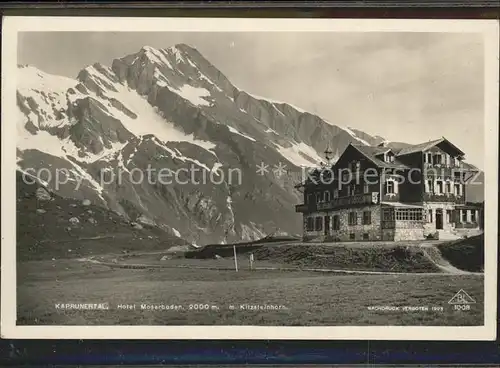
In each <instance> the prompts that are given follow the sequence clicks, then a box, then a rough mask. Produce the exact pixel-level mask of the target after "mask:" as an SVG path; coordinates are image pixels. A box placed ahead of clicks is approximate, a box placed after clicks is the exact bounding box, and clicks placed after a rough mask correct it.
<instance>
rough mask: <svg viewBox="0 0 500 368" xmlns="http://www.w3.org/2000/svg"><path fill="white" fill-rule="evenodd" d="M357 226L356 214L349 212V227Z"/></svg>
mask: <svg viewBox="0 0 500 368" xmlns="http://www.w3.org/2000/svg"><path fill="white" fill-rule="evenodd" d="M357 224H358V216H357V215H356V212H349V225H351V226H352V225H357Z"/></svg>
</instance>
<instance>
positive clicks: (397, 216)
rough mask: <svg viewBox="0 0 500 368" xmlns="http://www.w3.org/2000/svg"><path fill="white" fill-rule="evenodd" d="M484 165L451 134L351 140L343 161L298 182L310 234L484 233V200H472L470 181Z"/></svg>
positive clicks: (332, 237) (380, 237) (389, 237)
mask: <svg viewBox="0 0 500 368" xmlns="http://www.w3.org/2000/svg"><path fill="white" fill-rule="evenodd" d="M325 153H326V154H327V161H329V157H328V154H329V152H325ZM477 172H478V170H477V169H476V168H475V167H473V166H472V165H469V164H467V163H465V162H464V152H462V151H461V150H460V149H459V148H457V147H456V146H455V145H454V144H452V143H451V142H450V141H448V140H447V139H446V138H441V139H437V140H434V141H430V142H425V143H422V144H416V145H411V146H405V147H404V148H399V149H396V148H389V147H386V146H384V145H379V146H376V147H373V146H362V145H353V144H349V145H348V146H347V148H346V149H345V150H344V152H343V153H342V154H341V156H340V157H339V159H338V160H337V162H335V163H334V164H326V165H323V166H322V167H321V168H317V169H315V170H313V171H312V172H310V173H309V175H308V177H307V178H306V180H304V181H303V182H302V183H301V184H300V185H298V186H297V188H298V189H299V190H301V192H303V198H304V202H303V203H302V204H299V205H297V206H296V212H300V213H302V214H303V237H304V240H317V241H401V240H423V239H426V238H427V239H429V238H434V239H437V238H439V239H456V238H458V237H460V236H463V235H466V234H474V233H478V232H480V231H481V227H482V225H481V218H482V213H481V207H480V206H478V205H477V204H467V201H466V185H469V184H468V183H469V182H470V181H471V179H472V178H473V177H475V173H477ZM473 184H474V183H471V184H470V185H473Z"/></svg>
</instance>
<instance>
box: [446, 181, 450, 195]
mask: <svg viewBox="0 0 500 368" xmlns="http://www.w3.org/2000/svg"><path fill="white" fill-rule="evenodd" d="M450 193H451V183H450V182H449V181H447V182H446V194H450Z"/></svg>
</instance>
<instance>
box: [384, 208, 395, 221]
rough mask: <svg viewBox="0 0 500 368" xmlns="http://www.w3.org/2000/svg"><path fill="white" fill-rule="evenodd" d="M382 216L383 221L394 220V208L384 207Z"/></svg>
mask: <svg viewBox="0 0 500 368" xmlns="http://www.w3.org/2000/svg"><path fill="white" fill-rule="evenodd" d="M382 218H383V220H384V221H394V210H393V209H392V208H384V210H383V212H382Z"/></svg>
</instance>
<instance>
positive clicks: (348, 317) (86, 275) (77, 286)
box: [17, 259, 484, 326]
mask: <svg viewBox="0 0 500 368" xmlns="http://www.w3.org/2000/svg"><path fill="white" fill-rule="evenodd" d="M172 261H173V262H174V263H175V265H182V264H183V262H188V263H185V265H186V266H196V265H200V266H204V265H205V266H207V265H214V264H217V262H219V260H206V261H204V260H170V261H165V262H172ZM223 261H224V262H226V263H227V264H228V265H229V263H230V262H229V260H223ZM219 264H220V263H219ZM270 264H271V263H269V265H270ZM277 266H279V264H277ZM17 268H18V280H17V281H18V289H17V299H18V300H17V302H18V303H17V304H18V312H17V314H18V320H17V323H18V324H20V325H36V324H42V325H43V324H49V325H50V324H55V325H59V324H64V325H194V324H197V325H232V324H234V325H275V326H283V325H288V326H294V325H295V326H298V325H335V326H341V325H428V326H429V325H482V324H483V309H484V305H483V300H484V291H483V276H481V275H442V276H441V275H425V274H414V275H342V274H341V275H338V274H321V273H313V272H306V271H249V270H248V269H245V268H246V267H244V266H243V265H242V268H241V269H240V272H238V273H236V272H235V271H221V270H208V269H193V268H162V269H120V268H109V267H106V266H102V265H97V264H91V263H87V262H78V261H76V260H64V259H60V260H56V261H29V262H22V263H19V264H18V267H17ZM460 289H464V290H465V291H466V292H467V293H468V294H469V295H471V296H472V297H473V298H474V299H475V300H476V301H477V303H476V304H473V305H471V310H469V311H455V310H453V308H452V306H451V305H449V304H448V301H449V300H450V299H451V298H452V297H453V296H454V294H455V293H456V292H458V291H459V290H460ZM56 303H109V306H110V309H109V310H104V311H82V310H60V309H56V307H55V304H56ZM246 303H247V304H251V305H261V306H265V305H272V306H275V307H277V308H281V309H277V310H244V309H241V308H240V306H241V305H243V304H246ZM120 304H128V305H132V304H134V305H135V306H136V309H135V310H122V309H117V306H118V305H120ZM141 304H148V305H150V306H151V305H160V304H163V305H176V306H181V307H182V309H180V310H156V311H151V310H141ZM190 304H202V305H205V304H208V306H209V310H203V311H200V310H190V309H189V306H190ZM230 305H233V306H235V309H234V310H231V309H230V308H229V307H230ZM370 306H400V307H403V306H413V307H422V306H427V307H429V311H402V310H399V311H374V310H369V307H370ZM212 307H213V308H212ZM432 307H437V308H442V309H441V310H436V311H433V310H431V308H432Z"/></svg>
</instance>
